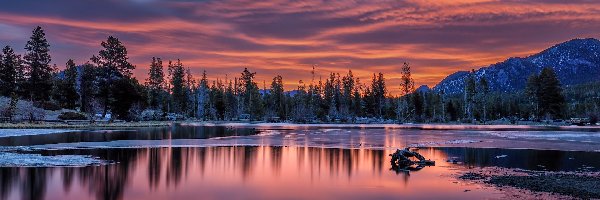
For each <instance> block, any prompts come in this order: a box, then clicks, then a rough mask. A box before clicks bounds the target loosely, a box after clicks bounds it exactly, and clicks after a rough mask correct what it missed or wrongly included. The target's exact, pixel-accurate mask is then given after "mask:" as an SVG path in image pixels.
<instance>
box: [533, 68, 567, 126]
mask: <svg viewBox="0 0 600 200" xmlns="http://www.w3.org/2000/svg"><path fill="white" fill-rule="evenodd" d="M539 81H540V86H541V87H540V96H539V101H540V111H541V112H542V114H543V115H546V116H548V117H552V118H555V119H556V118H562V117H564V107H565V97H564V96H563V93H562V88H561V87H560V81H559V80H558V77H557V76H556V73H554V70H553V69H552V68H550V67H546V68H544V69H542V72H540V76H539Z"/></svg>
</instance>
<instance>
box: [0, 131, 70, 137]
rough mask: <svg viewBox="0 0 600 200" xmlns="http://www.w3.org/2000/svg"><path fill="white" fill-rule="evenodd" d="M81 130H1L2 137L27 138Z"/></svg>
mask: <svg viewBox="0 0 600 200" xmlns="http://www.w3.org/2000/svg"><path fill="white" fill-rule="evenodd" d="M75 131H79V130H69V129H0V137H14V136H25V135H44V134H54V133H67V132H75Z"/></svg>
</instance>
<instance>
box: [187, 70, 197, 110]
mask: <svg viewBox="0 0 600 200" xmlns="http://www.w3.org/2000/svg"><path fill="white" fill-rule="evenodd" d="M185 76H186V79H185V81H186V86H185V96H186V99H187V102H186V105H187V109H186V114H187V115H188V116H193V115H194V112H195V111H196V110H197V107H196V101H197V100H196V95H194V93H195V90H196V89H197V88H196V80H195V79H194V76H193V75H192V70H191V69H190V68H189V67H188V68H187V69H186V71H185Z"/></svg>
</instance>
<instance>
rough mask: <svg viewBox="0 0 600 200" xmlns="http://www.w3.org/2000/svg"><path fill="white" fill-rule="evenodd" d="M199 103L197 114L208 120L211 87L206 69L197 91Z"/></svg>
mask: <svg viewBox="0 0 600 200" xmlns="http://www.w3.org/2000/svg"><path fill="white" fill-rule="evenodd" d="M197 96H198V98H197V99H198V100H197V104H198V108H197V111H196V116H197V117H198V118H200V119H203V120H206V119H207V118H208V116H209V115H208V114H209V113H208V111H209V109H210V102H209V87H208V78H207V76H206V70H204V71H203V72H202V78H201V79H200V82H199V83H198V91H197Z"/></svg>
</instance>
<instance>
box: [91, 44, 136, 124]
mask: <svg viewBox="0 0 600 200" xmlns="http://www.w3.org/2000/svg"><path fill="white" fill-rule="evenodd" d="M100 45H101V46H102V47H103V49H101V50H100V51H99V52H98V55H97V56H96V55H94V56H92V58H91V61H92V62H93V63H94V64H96V67H97V69H96V70H98V73H96V74H97V75H98V82H99V83H98V86H99V88H98V89H99V92H98V94H97V95H99V98H100V100H101V101H102V103H103V105H104V106H103V111H102V114H103V115H105V114H106V113H107V112H108V111H109V109H111V108H112V107H113V106H114V105H115V104H116V103H117V102H115V99H114V94H113V91H115V90H116V87H115V84H114V83H115V81H117V80H120V79H123V78H129V77H131V70H133V69H135V66H133V65H132V64H131V63H129V61H128V59H129V58H128V56H127V48H125V46H124V45H123V44H122V43H121V42H120V41H119V39H117V38H115V37H113V36H109V37H108V39H107V40H106V41H102V43H101V44H100Z"/></svg>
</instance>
